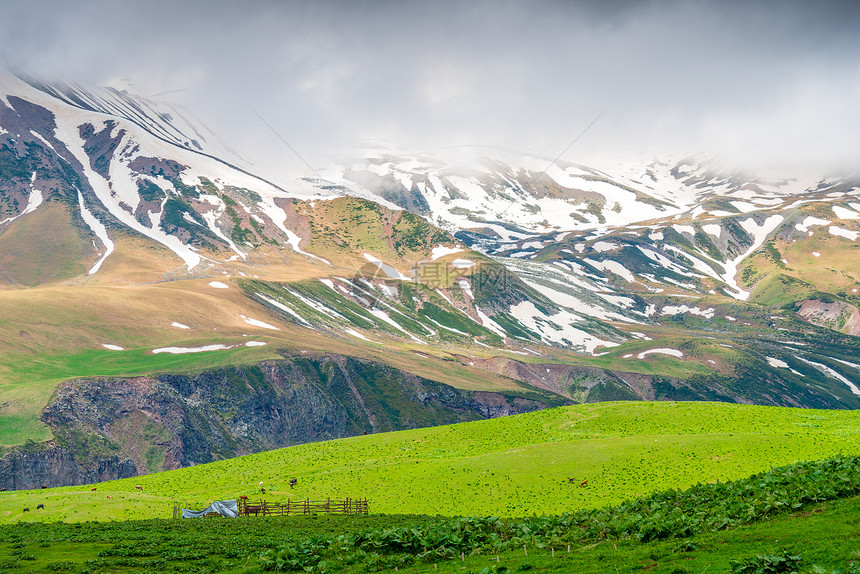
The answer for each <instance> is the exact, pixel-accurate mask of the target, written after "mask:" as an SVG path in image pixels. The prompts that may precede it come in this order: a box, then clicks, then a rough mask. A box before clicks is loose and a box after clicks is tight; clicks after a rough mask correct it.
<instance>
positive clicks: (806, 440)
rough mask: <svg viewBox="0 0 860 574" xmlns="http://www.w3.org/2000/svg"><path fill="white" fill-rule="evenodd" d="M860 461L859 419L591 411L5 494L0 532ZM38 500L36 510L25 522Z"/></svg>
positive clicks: (540, 509) (632, 406)
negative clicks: (239, 502)
mask: <svg viewBox="0 0 860 574" xmlns="http://www.w3.org/2000/svg"><path fill="white" fill-rule="evenodd" d="M858 451H860V412H857V411H822V410H808V409H789V408H778V407H762V406H750V405H734V404H724V403H672V402H654V403H638V402H637V403H633V402H631V403H599V404H589V405H576V406H572V407H562V408H556V409H549V410H544V411H539V412H534V413H529V414H526V415H518V416H512V417H504V418H498V419H492V420H486V421H478V422H472V423H463V424H458V425H452V426H442V427H434V428H424V429H416V430H410V431H400V432H393V433H384V434H378V435H369V436H358V437H352V438H347V439H340V440H334V441H328V442H321V443H312V444H305V445H299V446H295V447H290V448H285V449H280V450H275V451H270V452H264V453H258V454H254V455H249V456H245V457H239V458H234V459H228V460H224V461H219V462H215V463H211V464H206V465H200V466H194V467H189V468H184V469H180V470H175V471H169V472H163V473H157V474H152V475H147V476H140V477H136V478H132V479H124V480H118V481H112V482H105V483H101V484H98V485H97V487H96V488H97V490H95V491H92V490H91V489H90V488H91V487H89V486H78V487H64V488H56V489H45V490H36V491H18V492H4V493H0V503H1V504H0V522H2V523H13V522H17V521H57V520H61V521H66V522H78V521H87V520H125V519H144V518H166V517H169V516H170V515H171V512H172V505H173V502H174V501H179V502H182V503H184V504H187V506H188V507H191V508H197V507H199V508H202V507H204V506H205V505H206V504H208V503H209V502H210V501H212V500H216V499H231V498H237V497H239V496H240V495H246V496H249V497H251V498H252V499H259V498H264V499H267V500H271V501H285V500H286V499H288V498H289V499H293V500H303V499H305V498H310V499H324V498H329V497H330V498H345V497H353V498H359V497H361V498H364V497H366V498H367V499H368V501H369V504H370V509H371V512H372V513H383V514H426V515H446V516H455V515H457V516H459V515H496V516H503V517H517V516H527V515H531V514H533V513H537V514H547V515H552V514H560V513H563V512H568V511H573V510H577V509H586V508H597V507H602V506H605V505H610V504H617V503H620V502H622V501H624V500H627V499H630V498H634V497H636V496H639V495H643V494H646V493H650V492H655V491H659V490H664V489H666V488H685V487H688V486H690V485H694V484H696V483H699V482H703V483H705V482H715V481H726V480H733V479H738V478H741V477H745V476H748V475H750V474H752V473H755V472H759V471H762V470H766V469H768V468H770V467H771V466H779V465H784V464H789V463H792V462H795V461H800V460H813V459H820V458H824V457H827V456H831V455H834V454H839V453H842V454H857V453H858ZM293 477H296V478H297V479H298V485H297V487H296V488H295V489H293V490H291V489H290V488H289V485H288V481H289V479H290V478H293ZM569 477H570V478H573V479H574V483H571V482H569V481H568V478H569ZM583 480H587V481H588V483H587V485H586V486H584V487H580V486H579V483H580V482H581V481H583ZM260 481H263V482H264V484H265V485H266V488H267V493H266V494H265V495H262V494H260V492H259V487H258V483H259V482H260ZM135 485H141V486H142V487H143V490H142V491H140V490H135V488H134V486H135ZM40 503H41V504H44V505H45V508H44V509H40V510H38V511H33V510H31V511H30V512H23V508H25V507H29V508H31V509H34V508H35V507H36V505H37V504H40Z"/></svg>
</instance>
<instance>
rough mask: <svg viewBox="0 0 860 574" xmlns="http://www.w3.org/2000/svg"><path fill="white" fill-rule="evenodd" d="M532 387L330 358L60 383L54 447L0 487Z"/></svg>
mask: <svg viewBox="0 0 860 574" xmlns="http://www.w3.org/2000/svg"><path fill="white" fill-rule="evenodd" d="M564 402H565V401H564V399H561V398H560V397H558V396H555V395H552V394H550V393H546V392H542V391H529V390H526V389H524V390H523V392H522V393H519V394H517V393H512V394H502V393H490V392H469V391H463V390H460V389H455V388H453V387H450V386H448V385H445V384H442V383H438V382H434V381H430V380H427V379H424V378H421V377H418V376H416V375H412V374H409V373H405V372H403V371H399V370H397V369H395V368H392V367H390V366H387V365H384V364H381V363H376V362H373V361H367V360H362V359H356V358H352V357H345V356H340V355H331V354H329V355H320V356H315V357H314V356H307V355H299V356H293V357H288V358H285V359H283V360H277V361H266V362H263V363H260V364H257V365H252V366H242V367H229V368H221V369H214V370H209V371H204V372H201V373H197V374H181V375H175V374H166V375H157V376H143V377H134V378H95V379H79V380H72V381H68V382H66V383H64V384H62V385H61V386H60V387H59V388H58V389H57V391H56V393H55V395H54V397H53V399H52V400H51V402H50V403H49V404H48V406H47V407H46V408H45V410H44V412H43V414H42V420H43V421H44V422H45V423H46V424H48V425H49V426H50V427H51V429H52V431H53V433H54V437H55V440H53V441H51V442H49V443H45V444H42V445H35V444H31V445H26V446H25V447H22V448H17V449H13V450H12V451H11V452H9V453H8V454H7V455H6V456H5V457H4V458H3V459H2V461H0V486H2V487H4V488H7V489H26V488H39V487H40V486H41V485H47V486H60V485H69V484H83V483H88V482H94V481H99V480H110V479H114V478H123V477H128V476H135V475H138V474H146V473H149V472H157V471H161V470H170V469H175V468H180V467H184V466H191V465H195V464H201V463H206V462H211V461H214V460H218V459H223V458H229V457H233V456H239V455H243V454H249V453H253V452H259V451H264V450H270V449H275V448H281V447H285V446H290V445H294V444H300V443H306V442H313V441H321V440H329V439H334V438H340V437H347V436H354V435H358V434H362V433H375V432H385V431H393V430H400V429H408V428H417V427H425V426H433V425H441V424H450V423H456V422H461V421H469V420H476V419H481V418H487V417H497V416H504V415H510V414H517V413H522V412H528V411H533V410H537V409H541V408H545V407H547V406H555V405H559V404H563V403H564Z"/></svg>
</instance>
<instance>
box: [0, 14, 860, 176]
mask: <svg viewBox="0 0 860 574" xmlns="http://www.w3.org/2000/svg"><path fill="white" fill-rule="evenodd" d="M858 16H860V12H858V10H857V9H856V8H855V7H854V5H853V3H844V4H843V3H838V2H826V3H817V4H816V5H815V6H808V5H806V4H805V3H800V2H758V3H744V2H732V1H730V2H719V3H718V2H690V1H681V0H675V1H651V2H596V1H591V2H550V1H535V2H513V1H497V2H489V1H483V2H462V3H458V2H433V3H427V2H393V1H390V2H389V1H376V2H370V1H364V2H315V3H312V2H279V1H274V0H272V1H261V0H257V1H248V2H217V1H203V0H201V1H185V2H182V1H172V2H166V1H163V0H159V1H156V2H148V3H140V2H135V3H131V2H127V3H126V2H101V1H99V2H86V3H66V2H44V1H43V2H39V1H35V2H33V1H28V2H17V1H11V2H9V1H7V2H4V3H3V21H2V23H0V35H2V36H0V49H2V55H3V59H4V61H5V63H6V65H8V66H10V67H18V68H21V69H24V70H26V71H28V72H30V73H33V74H37V75H41V76H47V77H61V78H64V79H67V80H69V79H70V80H76V81H81V82H89V83H102V84H104V83H111V84H114V85H117V84H118V85H121V86H125V87H127V88H128V89H129V90H130V91H134V92H137V93H139V94H141V95H144V96H156V97H160V98H163V99H167V100H169V101H172V102H176V103H179V104H182V105H184V106H186V107H188V108H189V109H192V110H193V111H194V112H195V114H196V115H197V116H199V117H203V118H206V121H207V123H209V124H210V126H211V127H213V128H214V129H215V130H216V131H218V132H220V133H222V134H223V135H224V136H225V138H227V139H229V140H230V141H231V143H232V145H233V147H234V148H236V149H237V150H239V151H240V152H241V153H243V155H245V156H251V157H255V158H259V159H260V161H264V162H265V161H275V162H277V161H282V160H283V156H284V154H286V153H289V152H287V151H286V150H285V149H284V147H283V145H282V144H281V143H280V142H279V141H278V139H277V138H276V137H275V136H274V135H273V134H272V133H271V132H270V131H269V130H268V129H267V128H266V127H265V125H264V124H263V123H262V122H261V121H260V120H259V118H258V117H257V116H256V115H255V113H254V112H255V111H256V112H259V114H260V115H261V116H263V117H264V118H266V119H267V121H268V122H269V123H270V124H271V125H272V126H274V127H275V128H276V129H277V130H278V132H279V133H280V134H281V135H282V137H283V138H284V139H286V140H287V141H289V142H290V143H291V144H292V146H293V147H295V148H296V149H298V150H300V151H301V153H302V154H303V155H304V156H305V157H307V158H308V159H309V160H310V161H311V163H322V162H325V160H326V158H328V157H332V156H336V155H338V154H341V153H343V152H344V151H345V150H349V149H351V148H353V147H354V146H356V145H360V144H362V143H363V142H368V141H382V142H387V143H390V144H391V145H392V146H394V147H400V148H405V149H410V150H416V149H418V150H427V151H434V150H438V149H441V148H447V147H450V146H457V145H466V144H470V145H486V146H504V147H507V148H513V149H519V150H530V151H536V152H538V153H543V154H545V155H547V156H551V157H554V156H555V155H556V154H557V153H558V152H560V151H561V150H562V149H564V147H565V146H566V145H567V144H568V143H570V141H571V139H572V138H573V137H574V136H575V135H576V134H577V133H578V132H579V131H580V130H581V129H582V128H583V127H584V126H586V125H587V124H588V123H589V122H590V121H591V120H593V119H594V118H595V117H596V116H597V115H598V114H600V113H601V112H602V111H603V110H607V111H606V113H605V114H604V115H603V116H602V117H601V119H600V121H599V122H597V123H596V124H595V125H594V127H593V128H592V129H591V130H589V132H588V134H586V136H585V137H584V138H583V139H582V140H581V141H580V142H578V143H577V145H576V146H574V147H573V148H572V149H571V150H570V152H568V154H566V155H565V158H566V159H570V160H574V161H577V160H580V161H590V160H593V159H598V160H599V159H601V158H607V157H614V156H616V155H618V154H655V153H664V152H671V153H701V152H704V153H710V154H718V155H721V156H723V157H724V158H726V159H727V160H730V161H734V162H737V163H739V164H743V165H745V166H746V167H752V168H755V167H759V166H762V167H780V166H791V167H793V168H796V167H798V166H803V167H809V168H813V169H833V168H843V169H852V170H853V169H856V167H857V165H858V160H860V143H858V136H857V134H858V133H860V106H858V105H857V104H858V103H860V35H857V34H856V23H857V22H858Z"/></svg>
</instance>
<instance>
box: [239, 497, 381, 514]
mask: <svg viewBox="0 0 860 574" xmlns="http://www.w3.org/2000/svg"><path fill="white" fill-rule="evenodd" d="M238 502H239V516H290V515H293V514H369V512H370V510H369V508H368V505H367V499H366V498H347V499H344V500H332V499H330V498H329V499H326V500H296V501H293V500H288V501H286V502H267V501H265V500H260V501H251V500H248V499H239V501H238Z"/></svg>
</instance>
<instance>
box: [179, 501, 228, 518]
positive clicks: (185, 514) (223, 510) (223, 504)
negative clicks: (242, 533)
mask: <svg viewBox="0 0 860 574" xmlns="http://www.w3.org/2000/svg"><path fill="white" fill-rule="evenodd" d="M210 512H215V513H218V514H220V515H221V516H226V517H227V518H236V517H237V516H239V505H238V504H236V501H235V500H216V501H215V502H213V503H212V504H210V505H209V506H207V507H206V508H204V509H203V510H199V511H197V510H189V509H187V508H183V509H182V518H203V517H204V516H206V515H207V514H209V513H210Z"/></svg>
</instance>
